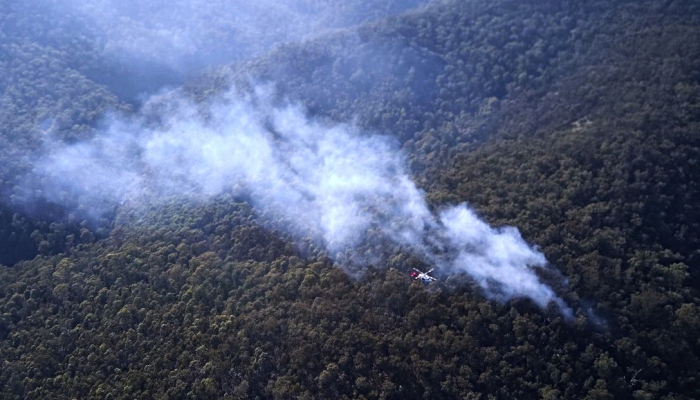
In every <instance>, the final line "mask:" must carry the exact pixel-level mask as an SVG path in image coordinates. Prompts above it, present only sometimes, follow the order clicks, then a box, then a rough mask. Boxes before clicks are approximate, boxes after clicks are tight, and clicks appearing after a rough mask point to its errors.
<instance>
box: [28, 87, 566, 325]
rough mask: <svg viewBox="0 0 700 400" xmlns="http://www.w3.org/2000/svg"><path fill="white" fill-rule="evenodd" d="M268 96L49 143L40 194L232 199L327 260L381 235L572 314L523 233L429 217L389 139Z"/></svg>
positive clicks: (457, 211)
mask: <svg viewBox="0 0 700 400" xmlns="http://www.w3.org/2000/svg"><path fill="white" fill-rule="evenodd" d="M272 97H273V96H271V94H270V93H269V90H267V89H264V88H263V89H259V90H257V91H256V93H255V94H253V95H247V96H244V95H241V94H239V93H235V92H230V93H229V94H227V95H225V96H223V98H221V99H219V100H218V101H216V102H213V103H212V104H210V105H208V106H206V107H202V106H201V105H199V106H198V105H195V104H192V103H190V102H188V101H186V100H182V99H180V100H178V101H177V102H176V105H174V106H170V107H169V108H168V110H169V111H168V112H167V113H166V114H167V115H165V116H163V120H162V123H161V124H159V126H158V127H157V128H152V127H147V124H145V123H144V122H143V121H141V120H139V119H138V118H132V119H128V118H117V117H112V119H111V121H110V122H109V123H108V124H107V125H106V126H107V127H106V128H105V129H104V131H103V132H101V134H100V135H98V136H96V137H95V138H94V139H92V140H90V141H87V142H81V143H76V144H70V145H66V144H63V145H61V144H57V143H53V144H51V146H49V147H50V148H51V150H50V151H49V152H47V153H46V155H45V156H44V157H42V158H41V160H40V161H39V162H38V163H37V164H36V166H35V172H34V173H35V174H36V175H37V176H41V177H42V178H41V179H34V181H37V182H39V181H40V182H43V183H42V186H41V187H40V188H33V189H34V191H36V190H39V191H40V193H42V195H43V196H45V197H46V198H47V199H49V200H51V201H54V202H57V203H64V204H67V202H68V199H75V197H76V196H77V197H78V200H77V202H78V203H79V204H81V207H83V208H84V209H86V210H90V211H91V212H92V213H93V214H96V215H97V214H99V213H100V212H101V211H103V210H104V207H105V205H106V204H110V203H115V202H121V201H126V200H130V201H134V202H138V201H139V198H140V196H141V195H142V193H144V192H149V193H158V194H161V195H176V196H185V197H187V196H197V197H202V196H203V197H205V198H206V197H207V196H215V195H217V194H220V193H223V192H237V193H240V194H245V195H246V196H247V198H250V199H251V202H252V204H253V206H254V207H255V208H256V209H257V210H259V214H260V215H262V216H263V217H261V218H266V219H267V220H268V222H273V223H275V224H277V225H276V227H277V228H280V229H284V230H285V231H286V232H288V233H290V234H291V235H292V236H294V237H298V238H307V237H311V238H314V239H315V240H318V241H319V242H320V243H323V246H324V247H325V249H326V250H327V251H328V254H329V255H331V257H333V255H334V254H339V253H340V252H346V251H347V250H352V249H355V248H357V246H359V245H360V244H361V243H362V241H363V238H365V237H366V236H367V232H369V231H372V232H380V234H381V236H382V237H383V238H384V239H385V240H388V241H390V242H391V243H393V244H395V245H397V246H401V247H404V248H410V249H411V251H412V252H414V253H415V254H417V255H418V256H419V257H421V258H422V259H423V260H424V261H425V262H427V263H430V264H431V265H434V266H435V267H436V268H437V270H439V271H440V274H442V275H449V274H462V273H466V274H468V275H469V276H470V277H471V278H472V279H473V280H474V281H475V282H476V283H477V284H478V285H479V286H480V287H481V288H482V289H483V291H484V293H486V295H487V296H490V297H491V298H496V299H499V300H502V301H505V300H508V299H510V298H513V297H527V298H530V299H532V300H533V301H534V302H535V303H536V304H538V305H539V306H540V307H546V306H547V305H548V304H550V303H552V302H553V303H555V304H556V305H557V306H558V307H559V309H560V310H561V312H562V313H563V314H564V315H566V316H571V310H570V309H569V307H568V306H567V305H566V304H565V303H564V302H563V300H562V299H560V298H559V297H558V296H557V295H556V294H555V293H554V291H553V290H552V289H551V288H550V287H549V286H547V285H546V284H544V283H543V282H542V281H541V280H540V279H539V278H538V277H537V275H536V274H535V272H534V269H533V268H544V267H546V265H547V261H546V259H545V257H544V256H543V254H542V253H540V252H539V251H537V250H536V249H535V248H533V247H532V246H530V245H528V244H527V243H526V241H525V240H524V239H523V238H522V236H521V235H520V233H519V232H518V230H517V229H516V228H513V227H505V228H498V229H496V228H492V227H490V226H489V225H488V224H487V223H485V222H484V221H482V220H481V219H479V218H478V217H477V215H476V214H475V213H474V211H472V210H471V209H469V208H468V207H467V206H466V205H465V204H461V205H457V206H454V207H451V208H447V209H445V210H443V211H441V212H439V213H438V214H437V215H436V214H434V213H433V212H431V210H430V209H429V207H428V205H427V203H426V201H425V200H424V196H423V193H422V192H421V190H419V189H418V187H417V186H416V185H415V184H414V183H413V181H412V180H411V178H410V175H409V173H408V171H407V170H406V168H405V160H404V158H403V156H402V154H401V152H400V151H399V150H398V146H397V144H396V143H395V142H394V141H392V139H391V138H388V137H385V136H379V135H369V134H364V133H363V132H360V131H359V130H358V129H357V128H355V127H354V126H352V125H350V124H327V123H324V122H321V121H319V120H315V119H312V118H309V117H308V116H307V115H306V114H305V112H304V110H303V108H301V107H299V106H294V105H284V106H279V105H276V103H275V102H274V101H272V100H271V98H272Z"/></svg>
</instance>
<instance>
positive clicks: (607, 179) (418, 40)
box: [0, 0, 700, 399]
mask: <svg viewBox="0 0 700 400" xmlns="http://www.w3.org/2000/svg"><path fill="white" fill-rule="evenodd" d="M486 3H488V4H486ZM542 3H545V4H542ZM581 3H585V4H581ZM21 11H22V12H25V14H19V15H20V16H21V17H22V18H17V15H18V14H12V10H9V11H6V10H2V9H0V28H1V29H0V35H2V36H0V62H1V63H0V89H1V90H2V92H1V93H2V97H1V98H0V104H1V105H2V106H1V107H0V113H1V114H0V158H1V159H2V160H3V163H2V164H0V185H2V189H1V190H0V195H2V196H3V198H4V199H5V200H6V202H5V204H12V201H13V199H16V193H14V192H13V186H14V185H15V183H16V181H17V179H21V176H22V173H23V171H24V170H26V168H28V166H29V165H30V163H31V161H30V160H31V152H32V151H34V150H35V149H36V148H38V147H39V146H40V144H41V142H42V129H45V124H46V123H47V122H46V121H49V120H50V121H51V122H50V123H51V124H54V125H55V131H56V132H57V133H56V134H57V135H59V137H60V138H62V139H63V140H76V139H78V138H82V137H89V136H90V135H92V134H94V125H95V123H96V121H97V118H98V117H99V116H100V115H101V114H102V113H103V112H104V111H105V110H107V109H113V108H117V107H122V108H123V109H124V110H127V112H128V109H129V108H128V107H126V106H124V105H120V103H119V101H118V100H117V98H116V96H114V95H113V94H111V93H110V92H109V91H108V90H107V89H105V88H104V87H103V86H100V85H99V84H96V83H95V82H94V81H92V80H91V79H89V78H88V76H90V75H91V74H92V73H93V72H94V70H95V69H97V70H99V68H100V67H99V65H100V63H101V62H102V61H100V60H99V55H98V54H97V53H96V50H94V49H95V48H94V47H91V46H93V43H92V42H91V40H90V38H89V37H86V36H81V34H80V32H70V31H69V28H71V29H72V28H75V29H78V28H76V26H75V25H66V26H61V25H60V24H59V25H56V23H55V21H53V22H52V20H50V19H42V18H44V17H45V18H49V17H47V16H44V17H42V14H41V13H40V12H39V11H36V12H31V10H21ZM47 27H48V28H47ZM698 38H700V9H699V6H698V5H696V3H695V2H693V1H678V0H676V1H665V2H659V1H635V2H626V1H594V2H574V1H555V0H550V1H546V2H539V1H525V2H515V1H506V0H503V1H491V2H481V1H475V2H460V4H446V5H434V6H432V7H430V8H429V9H428V10H426V11H423V12H420V13H414V14H410V15H406V16H402V17H397V18H392V19H390V20H387V21H383V22H380V23H375V24H371V25H365V26H361V27H359V28H357V29H355V30H353V31H347V32H339V33H337V34H334V35H333V36H332V37H328V38H324V39H319V40H316V41H313V42H309V43H304V44H299V45H285V46H283V47H279V48H276V49H275V50H274V51H273V52H272V53H269V54H268V55H266V56H264V57H262V58H259V59H255V60H253V61H250V62H247V63H245V64H238V65H234V66H231V67H229V68H225V69H222V70H217V71H212V72H210V73H209V74H208V75H207V76H205V77H203V78H201V79H200V80H197V81H195V82H190V83H188V84H187V85H186V90H187V91H188V92H189V93H191V94H192V95H193V96H198V97H205V96H207V93H209V92H211V91H216V90H220V89H221V88H222V87H225V86H226V85H227V84H228V83H230V82H231V81H236V80H245V79H248V77H249V76H251V75H252V76H253V77H255V79H257V80H260V81H265V80H271V81H275V82H278V84H279V86H280V88H281V90H282V91H283V92H284V93H287V94H288V95H289V96H291V97H294V98H298V99H300V100H301V101H303V102H304V103H305V104H307V105H308V106H309V108H310V110H311V111H312V112H314V113H316V114H318V115H323V116H327V117H328V118H332V119H337V120H347V119H350V118H353V117H357V118H358V120H359V123H360V124H361V125H363V126H364V127H366V128H369V129H373V130H376V131H382V132H388V133H391V134H393V135H396V136H397V137H398V138H399V139H400V140H401V142H402V143H403V147H404V149H405V151H406V153H407V155H408V157H409V159H410V166H411V169H412V171H413V172H414V174H415V179H416V181H417V182H419V183H420V185H421V186H422V187H423V188H424V189H425V190H426V191H427V195H428V197H429V199H430V201H431V204H432V205H434V206H435V207H439V206H440V205H442V204H450V203H454V202H457V201H462V200H466V201H469V202H470V203H471V204H472V205H473V206H474V207H475V208H476V209H477V210H479V212H480V213H481V214H482V215H483V216H484V217H485V218H486V219H488V220H489V221H490V222H491V223H492V224H494V225H497V226H499V225H505V224H509V225H514V226H517V227H518V228H519V229H520V230H521V231H522V232H523V235H524V236H525V237H526V238H527V239H528V241H530V242H532V243H536V244H538V245H539V246H540V247H541V249H542V250H543V252H544V253H545V254H546V255H547V258H548V259H549V260H550V261H551V262H552V263H553V264H554V265H555V266H556V267H557V268H558V269H559V270H561V272H562V274H563V275H564V276H566V277H567V278H568V280H569V286H568V287H567V288H561V289H559V290H560V292H561V293H562V295H563V297H564V298H565V299H566V300H567V302H568V303H569V304H571V305H572V306H573V307H574V308H575V309H576V312H577V318H576V320H575V321H574V322H573V323H566V322H565V321H563V320H562V318H561V317H559V316H558V315H557V313H556V312H555V311H552V310H546V311H541V310H538V309H537V308H536V307H535V306H534V305H532V304H531V303H530V302H529V301H525V300H514V301H511V302H508V303H506V304H497V303H493V302H489V301H486V300H485V299H484V298H483V297H481V296H480V295H479V294H478V293H475V292H473V290H472V289H470V288H469V287H468V286H460V285H456V284H453V283H451V281H447V282H442V283H439V284H437V285H434V286H430V287H427V288H426V287H424V286H422V285H418V284H415V283H412V282H411V281H410V280H409V279H407V277H406V274H405V270H406V268H407V265H408V263H409V262H410V260H407V257H403V256H401V255H399V256H397V257H396V258H394V259H391V260H387V261H386V262H385V263H384V264H382V265H375V266H373V268H371V269H370V270H369V272H368V273H367V274H366V275H365V276H363V277H362V278H360V279H359V280H354V279H352V278H350V277H348V276H347V275H346V274H345V273H344V272H343V271H342V270H341V269H339V268H338V267H336V266H334V265H333V262H332V260H329V259H327V258H326V257H325V256H324V254H323V252H322V251H319V250H316V249H315V248H314V246H313V244H310V243H306V244H304V243H302V244H299V243H292V242H291V241H290V240H289V239H288V238H286V237H285V236H284V235H281V234H279V233H277V232H274V231H269V230H266V229H264V228H262V227H260V226H258V225H257V224H256V223H255V220H254V218H253V214H254V212H255V210H252V209H251V208H250V206H249V205H248V204H246V203H244V202H242V201H240V200H239V199H231V198H229V197H227V196H225V195H224V196H221V197H220V198H217V199H216V200H215V201H211V202H209V203H206V204H189V205H183V204H180V203H178V202H175V201H172V202H169V201H165V200H164V201H163V202H161V203H157V204H153V205H151V206H150V207H149V208H148V209H145V210H143V209H134V208H131V207H129V206H126V207H122V208H120V209H119V210H117V212H116V216H115V217H114V219H109V220H105V221H101V222H99V221H98V222H88V223H86V224H83V226H80V225H79V224H77V223H76V222H75V221H78V220H79V218H78V219H77V220H71V218H70V215H67V216H66V217H65V218H63V217H61V215H62V214H69V213H67V212H65V211H61V210H55V211H50V212H46V213H45V215H39V214H36V213H31V211H32V210H27V209H22V210H17V209H16V208H12V207H10V206H7V205H5V206H1V208H0V241H1V242H0V253H1V254H0V262H2V263H4V264H6V266H5V267H2V268H0V391H1V393H0V397H2V398H3V399H22V398H28V399H51V398H56V399H70V398H95V399H104V398H111V399H134V398H143V399H149V398H156V399H165V398H228V399H236V398H241V399H243V398H256V397H257V398H261V399H263V398H274V399H290V398H309V399H310V398H317V399H322V398H323V399H325V398H358V399H359V398H366V399H409V398H410V399H414V398H415V399H417V398H425V399H433V398H446V399H447V398H468V399H488V398H500V399H515V398H518V399H526V398H527V399H529V398H546V399H556V398H570V399H579V398H586V399H612V398H615V399H659V398H665V399H691V398H698V397H700V390H699V389H698V388H699V387H700V382H698V379H699V378H700V362H699V360H698V357H699V356H700V339H698V338H699V336H698V331H699V330H700V299H699V298H698V297H700V296H699V294H698V290H697V288H698V285H700V271H699V270H698V268H699V267H700V265H699V263H700V252H699V250H698V249H700V237H699V236H698V232H700V226H699V225H700V215H698V213H700V211H698V208H697V204H696V200H697V199H698V198H700V193H699V189H700V188H699V187H698V184H699V183H700V176H698V174H700V167H699V166H698V165H697V164H698V162H699V161H700V154H699V153H700V135H699V134H698V133H699V131H700V39H698ZM104 68H109V66H105V67H104ZM5 160H7V162H5ZM13 195H14V196H15V197H13ZM44 209H45V208H44ZM74 218H75V217H74ZM300 249H303V251H302V250H300ZM37 254H38V256H37V257H36V258H34V256H35V255H37ZM22 259H23V260H24V261H21V262H17V261H18V260H22ZM16 262H17V263H16ZM553 281H556V279H553ZM591 311H592V313H591Z"/></svg>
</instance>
